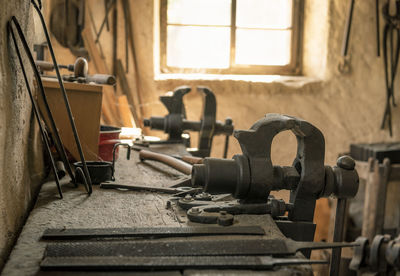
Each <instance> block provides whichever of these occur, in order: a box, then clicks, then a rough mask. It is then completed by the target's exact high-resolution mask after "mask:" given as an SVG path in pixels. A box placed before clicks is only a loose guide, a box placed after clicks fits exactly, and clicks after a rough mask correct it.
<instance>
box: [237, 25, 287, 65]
mask: <svg viewBox="0 0 400 276" xmlns="http://www.w3.org/2000/svg"><path fill="white" fill-rule="evenodd" d="M290 40H291V31H289V30H284V31H283V30H282V31H275V30H249V29H237V30H236V64H242V65H244V64H248V65H286V64H288V63H289V62H290Z"/></svg>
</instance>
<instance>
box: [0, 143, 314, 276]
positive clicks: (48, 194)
mask: <svg viewBox="0 0 400 276" xmlns="http://www.w3.org/2000/svg"><path fill="white" fill-rule="evenodd" d="M174 147H175V149H174V150H171V149H167V150H166V151H165V150H164V152H166V153H168V152H169V153H177V152H179V151H180V152H181V153H182V152H184V148H183V147H181V146H179V145H174ZM177 147H178V148H177ZM125 154H126V153H125V149H123V148H121V152H120V154H119V159H118V161H117V163H116V170H115V177H116V181H115V182H116V183H124V184H129V183H131V184H136V185H149V186H164V187H166V186H170V185H171V183H172V182H174V181H176V180H178V179H180V178H182V177H183V176H184V175H183V174H181V173H179V172H177V171H175V170H173V169H171V168H169V167H167V166H165V165H163V164H160V163H157V162H153V161H146V162H140V161H139V158H138V153H137V152H133V154H132V155H133V156H132V158H131V160H129V161H128V160H126V159H125ZM62 189H63V192H64V199H62V200H60V199H58V198H57V189H56V185H55V183H54V182H47V183H45V184H44V185H43V187H42V189H41V191H40V194H39V198H38V200H37V202H36V205H35V207H34V209H33V210H32V212H31V214H30V216H29V218H28V220H27V222H26V225H25V226H24V228H23V230H22V233H21V235H20V237H19V239H18V242H17V244H16V246H15V247H14V249H13V251H12V253H11V255H10V259H9V261H8V262H7V264H6V266H5V268H4V271H3V275H18V276H19V275H37V273H38V272H39V269H40V268H39V265H40V261H41V259H42V256H43V252H44V249H45V247H46V242H45V241H41V240H40V237H41V235H42V234H43V231H44V230H45V229H47V228H111V227H149V226H151V227H157V226H171V227H177V226H178V227H185V226H186V225H188V223H187V222H184V220H181V219H179V218H177V217H176V216H177V215H176V214H175V213H174V211H173V210H171V209H167V208H166V207H165V206H166V202H167V200H168V199H169V197H170V195H166V194H160V193H152V192H142V191H141V192H136V191H119V190H103V189H99V188H98V186H95V187H94V190H93V194H92V195H91V196H90V197H88V196H87V195H86V193H85V190H84V188H83V187H82V186H80V187H79V188H73V187H72V185H71V184H68V183H65V184H63V186H62ZM235 218H236V220H237V221H238V222H237V223H238V224H235V225H260V226H262V227H263V228H264V229H265V232H266V235H265V236H264V237H265V238H284V236H283V235H282V233H281V232H280V231H279V229H278V228H277V226H276V225H275V223H274V221H273V220H272V218H271V217H270V216H269V215H261V216H260V215H253V216H247V215H241V216H235ZM190 225H192V226H194V225H196V224H193V223H190ZM203 226H204V225H203ZM203 238H204V237H203ZM206 238H210V237H206ZM257 238H259V237H257ZM294 272H300V273H301V274H300V275H304V274H306V275H312V272H311V268H310V267H309V266H304V265H303V266H291V267H290V269H289V268H288V267H283V268H281V269H280V270H275V271H259V272H255V271H233V270H230V271H229V270H227V271H224V270H220V271H213V270H205V271H194V270H187V271H185V275H216V274H217V273H218V275H272V274H273V275H293V273H294ZM52 273H54V272H47V273H46V272H40V275H54V274H52ZM63 275H65V274H63ZM71 275H77V274H76V273H71ZM79 275H80V274H79ZM82 275H87V274H82ZM89 275H92V274H89ZM95 275H110V274H101V273H100V274H98V273H96V274H95ZM118 275H121V274H118ZM123 275H125V274H123ZM129 275H138V274H132V273H130V274H129ZM140 275H143V274H140ZM145 275H175V274H173V273H172V274H171V272H168V273H167V274H163V273H161V274H154V272H151V273H150V274H145ZM176 275H180V273H179V272H176Z"/></svg>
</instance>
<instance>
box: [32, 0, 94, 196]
mask: <svg viewBox="0 0 400 276" xmlns="http://www.w3.org/2000/svg"><path fill="white" fill-rule="evenodd" d="M31 3H32V5H33V7H34V8H35V10H36V12H37V13H38V15H39V18H40V22H41V24H42V27H43V31H44V34H45V36H46V40H47V44H48V48H49V52H50V55H51V58H52V60H53V63H54V68H55V71H56V74H57V78H58V83H59V85H60V90H61V92H62V95H63V99H64V103H65V107H66V110H67V113H68V119H69V121H70V123H71V128H72V132H73V134H74V138H75V142H76V146H77V149H78V152H79V155H80V159H81V162H82V164H83V172H84V174H85V178H86V179H85V182H86V183H87V184H88V186H87V187H88V189H87V193H88V194H89V195H90V194H91V193H92V181H91V179H90V175H89V170H88V168H87V166H86V161H85V157H84V154H83V151H82V146H81V143H80V140H79V135H78V131H77V130H76V126H75V121H74V117H73V114H72V111H71V107H70V105H69V101H68V96H67V93H66V91H65V87H64V83H63V80H62V78H61V74H60V71H59V69H58V65H57V61H56V57H55V54H54V50H53V46H52V44H51V41H50V36H49V33H48V31H47V27H46V23H45V20H44V17H43V14H42V12H41V10H40V9H39V6H38V4H37V3H36V2H35V0H31Z"/></svg>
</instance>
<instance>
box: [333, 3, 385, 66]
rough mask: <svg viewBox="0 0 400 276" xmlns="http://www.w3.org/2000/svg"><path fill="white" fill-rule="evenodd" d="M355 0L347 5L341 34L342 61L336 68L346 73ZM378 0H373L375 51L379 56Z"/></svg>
mask: <svg viewBox="0 0 400 276" xmlns="http://www.w3.org/2000/svg"><path fill="white" fill-rule="evenodd" d="M354 4H355V0H349V6H348V10H347V17H346V24H345V29H344V34H343V42H342V49H341V56H342V61H341V62H340V63H339V66H338V69H339V72H341V73H348V72H349V71H350V64H349V63H350V61H349V56H348V49H349V41H350V33H351V24H352V21H353V11H354ZM379 20H380V19H379V0H375V27H376V53H377V56H378V57H379V56H380V26H379Z"/></svg>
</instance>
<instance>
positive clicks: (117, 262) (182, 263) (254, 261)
mask: <svg viewBox="0 0 400 276" xmlns="http://www.w3.org/2000/svg"><path fill="white" fill-rule="evenodd" d="M326 263H327V262H326V261H323V260H309V259H300V258H280V259H276V258H272V257H268V256H264V257H259V256H237V257H232V256H229V257H227V256H220V257H215V256H214V257H209V256H201V257H187V256H185V257H182V256H180V257H119V256H115V257H90V258H84V259H82V258H80V257H75V258H74V257H71V258H51V257H46V258H45V259H44V260H43V261H42V262H41V264H40V267H41V268H42V269H43V270H54V269H62V270H85V271H90V270H102V271H103V270H176V269H179V270H182V269H189V268H193V269H254V270H271V269H273V268H274V267H276V266H287V265H304V264H308V265H310V264H326Z"/></svg>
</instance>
